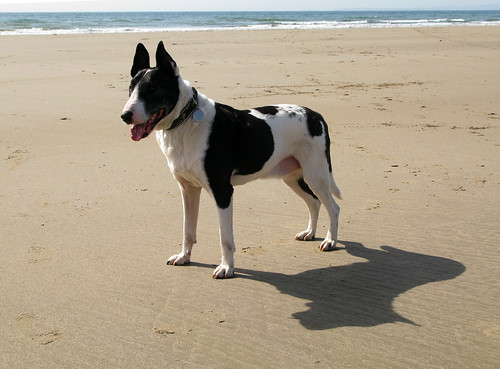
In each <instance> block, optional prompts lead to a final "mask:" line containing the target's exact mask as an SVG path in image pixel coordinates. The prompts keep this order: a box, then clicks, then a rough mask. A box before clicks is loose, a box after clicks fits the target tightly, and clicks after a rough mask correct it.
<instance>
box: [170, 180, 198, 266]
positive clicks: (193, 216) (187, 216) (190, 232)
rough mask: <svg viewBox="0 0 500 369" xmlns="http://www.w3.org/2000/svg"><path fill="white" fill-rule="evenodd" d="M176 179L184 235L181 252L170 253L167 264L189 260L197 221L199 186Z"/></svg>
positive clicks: (179, 263)
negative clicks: (180, 202) (182, 211)
mask: <svg viewBox="0 0 500 369" xmlns="http://www.w3.org/2000/svg"><path fill="white" fill-rule="evenodd" d="M178 181H179V187H180V188H181V192H182V207H183V210H184V225H183V230H184V235H183V240H182V251H181V253H180V254H175V255H172V256H171V257H170V258H169V259H168V262H167V264H171V265H184V264H187V263H189V262H190V261H191V250H192V248H193V245H194V244H195V243H196V225H197V223H198V211H199V208H200V194H201V187H196V186H193V185H192V184H191V183H189V182H187V181H186V180H184V179H178Z"/></svg>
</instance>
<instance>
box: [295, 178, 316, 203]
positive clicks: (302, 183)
mask: <svg viewBox="0 0 500 369" xmlns="http://www.w3.org/2000/svg"><path fill="white" fill-rule="evenodd" d="M297 183H298V184H299V186H300V188H301V189H302V191H304V192H305V193H308V194H309V195H311V196H312V197H314V198H315V199H316V200H317V199H318V196H316V194H315V193H314V192H312V190H311V188H310V187H309V185H308V184H307V183H306V181H304V177H300V178H299V180H298V181H297Z"/></svg>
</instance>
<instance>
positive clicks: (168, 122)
mask: <svg viewBox="0 0 500 369" xmlns="http://www.w3.org/2000/svg"><path fill="white" fill-rule="evenodd" d="M197 95H198V94H197V92H196V90H195V89H194V87H192V86H191V84H190V83H189V81H185V80H184V79H182V77H181V76H179V99H178V101H177V104H176V105H175V107H174V109H173V110H172V111H171V112H170V114H169V115H167V116H166V117H165V119H164V120H163V122H161V123H160V124H159V127H158V129H160V130H166V131H169V130H172V129H174V128H176V127H178V126H179V125H181V124H182V123H184V122H185V121H186V120H187V119H189V117H190V115H191V114H192V112H193V111H194V109H196V106H197V100H198V99H197Z"/></svg>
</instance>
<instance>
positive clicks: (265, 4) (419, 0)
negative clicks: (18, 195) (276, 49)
mask: <svg viewBox="0 0 500 369" xmlns="http://www.w3.org/2000/svg"><path fill="white" fill-rule="evenodd" d="M392 9H417V10H422V9H424V10H425V9H430V10H436V9H443V10H449V9H461V10H469V9H500V0H377V1H373V0H174V1H168V0H83V1H82V0H59V1H52V2H49V1H47V0H0V11H3V12H5V11H218V10H264V11H265V10H392Z"/></svg>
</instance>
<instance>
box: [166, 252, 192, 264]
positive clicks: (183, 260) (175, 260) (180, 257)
mask: <svg viewBox="0 0 500 369" xmlns="http://www.w3.org/2000/svg"><path fill="white" fill-rule="evenodd" d="M190 261H191V257H190V256H189V255H184V254H183V253H182V252H181V253H180V254H176V255H172V256H171V257H169V258H168V261H167V264H168V265H185V264H188V263H189V262H190Z"/></svg>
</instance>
